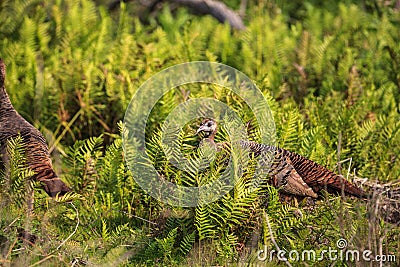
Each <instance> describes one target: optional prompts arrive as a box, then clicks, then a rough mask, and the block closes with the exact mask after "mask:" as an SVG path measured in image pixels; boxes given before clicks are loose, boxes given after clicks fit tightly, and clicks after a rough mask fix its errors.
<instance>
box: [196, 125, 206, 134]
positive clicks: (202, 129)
mask: <svg viewBox="0 0 400 267" xmlns="http://www.w3.org/2000/svg"><path fill="white" fill-rule="evenodd" d="M205 129H206V127H205V126H204V125H202V126H200V128H199V129H197V131H196V134H199V133H200V132H202V131H204V130H205Z"/></svg>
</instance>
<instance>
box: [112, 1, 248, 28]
mask: <svg viewBox="0 0 400 267" xmlns="http://www.w3.org/2000/svg"><path fill="white" fill-rule="evenodd" d="M130 1H131V0H116V1H113V2H112V3H111V4H110V5H109V9H110V10H113V9H115V8H117V7H118V5H119V4H120V2H130ZM165 2H170V3H173V4H176V5H178V6H185V7H188V8H189V9H191V10H192V11H194V12H196V13H199V14H210V15H211V16H213V17H214V18H216V19H217V20H218V21H219V22H221V23H225V22H228V23H229V25H230V26H231V27H232V28H233V29H237V30H244V29H245V28H246V27H245V26H244V23H243V21H242V18H241V17H240V15H239V14H237V13H236V12H235V11H234V10H232V9H230V8H229V7H227V6H226V5H225V4H224V3H223V2H220V1H216V0H146V1H140V4H142V5H145V6H146V7H147V8H148V9H149V10H150V12H152V11H153V9H154V8H155V6H157V5H159V4H160V3H165ZM245 4H246V1H244V2H243V3H242V5H241V8H242V9H243V8H245ZM241 12H242V13H243V10H242V11H241Z"/></svg>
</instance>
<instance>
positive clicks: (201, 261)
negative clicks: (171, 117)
mask: <svg viewBox="0 0 400 267" xmlns="http://www.w3.org/2000/svg"><path fill="white" fill-rule="evenodd" d="M103 2H105V1H103ZM277 2H279V1H277ZM362 2H363V4H357V3H358V1H349V0H347V1H344V0H343V1H336V2H335V1H325V3H324V2H322V3H320V2H319V1H311V0H309V1H293V3H287V4H279V3H276V2H275V1H252V0H250V1H248V6H247V9H246V17H245V23H246V25H247V29H246V30H244V31H240V32H238V31H233V30H231V29H230V27H229V25H224V24H219V23H218V21H217V20H215V19H214V18H212V17H211V16H197V15H193V14H191V13H190V12H189V11H188V10H187V9H185V8H177V9H172V10H171V9H170V8H169V6H168V5H167V4H164V5H163V8H162V9H160V10H158V11H157V12H156V14H152V15H151V16H149V17H148V18H147V19H146V20H145V21H143V19H139V17H138V14H137V13H135V12H136V11H137V5H138V3H136V1H134V2H130V3H127V4H125V3H121V5H120V8H118V10H117V11H115V10H114V11H112V12H111V11H109V10H108V9H107V6H103V5H100V4H96V3H95V2H93V1H89V0H51V1H39V0H16V1H1V3H0V56H1V57H2V58H3V60H4V61H5V62H6V64H7V79H6V88H7V91H8V93H9V95H10V98H11V101H12V103H13V104H14V107H15V108H16V110H17V111H18V112H19V113H20V114H21V115H22V116H24V117H25V118H26V119H27V120H28V121H30V122H31V123H32V124H33V125H35V126H36V127H38V128H39V130H40V131H41V132H42V133H43V134H44V135H45V136H46V138H47V140H48V142H49V147H50V150H51V152H52V156H53V161H54V164H55V167H56V170H57V171H58V173H59V174H60V176H61V178H62V179H63V180H64V181H66V182H67V183H68V184H69V185H70V186H71V187H72V188H73V191H74V193H73V194H71V195H67V196H66V197H63V198H58V199H56V200H53V199H49V198H48V196H47V195H46V194H45V193H44V192H43V190H41V189H40V184H34V183H32V182H31V181H29V180H27V179H26V178H27V177H29V176H30V175H31V173H30V172H29V171H28V170H26V168H25V161H24V157H23V154H24V151H23V147H22V146H21V140H20V139H18V138H17V139H14V140H10V141H9V142H8V152H9V155H11V156H10V164H9V167H8V168H6V169H5V170H3V172H2V173H1V175H0V185H1V187H0V192H1V195H0V203H1V204H0V265H5V266H8V265H11V264H13V265H15V266H39V265H45V266H70V265H73V266H85V265H96V266H97V265H104V266H116V265H122V266H136V265H141V266H146V265H155V264H157V265H159V266H166V265H187V266H196V265H198V266H204V265H229V264H237V265H241V264H242V265H246V264H266V265H267V266H276V265H277V264H278V260H277V257H276V255H275V256H274V257H273V259H272V262H269V255H268V256H267V260H266V261H260V260H259V259H257V251H259V250H260V249H263V250H265V248H267V249H268V250H269V251H271V250H273V249H275V250H277V247H279V248H280V249H285V250H286V251H291V250H296V251H298V252H300V255H301V251H305V250H315V251H316V253H317V255H321V253H322V251H323V250H327V249H328V248H333V249H336V248H337V241H338V240H339V239H341V238H343V239H345V240H346V241H347V243H348V244H347V247H346V248H347V249H349V250H359V251H360V252H361V253H362V251H363V250H367V249H369V250H371V251H372V255H395V256H397V262H386V263H384V264H386V265H388V266H389V265H392V266H398V265H399V264H400V262H399V261H400V255H399V253H398V252H399V251H400V229H399V226H398V225H397V226H396V225H393V224H389V223H386V222H384V221H383V220H382V219H381V218H380V217H379V216H378V215H377V213H376V205H377V204H376V202H375V201H374V200H371V201H365V200H358V199H352V198H348V197H346V198H341V197H339V196H335V195H326V196H325V197H324V198H322V199H320V200H318V201H317V202H316V203H313V204H310V203H305V202H301V203H291V205H289V204H283V203H282V202H281V201H279V195H278V192H277V190H276V189H275V188H272V187H270V186H268V185H262V186H260V188H258V190H256V191H249V190H248V188H249V187H250V186H251V185H250V184H249V180H248V179H247V178H248V177H251V176H252V174H253V173H252V171H251V169H249V170H248V172H246V173H245V174H243V176H242V177H239V179H238V182H237V183H236V185H235V188H234V189H233V190H231V191H230V192H229V193H228V194H227V195H225V196H224V197H222V198H221V199H220V200H218V201H216V202H213V203H211V204H208V205H201V206H197V207H195V208H183V207H174V206H169V205H166V204H163V203H161V202H158V201H156V200H155V199H153V198H152V197H150V196H149V195H148V194H147V193H146V192H144V191H143V190H142V189H141V188H140V187H139V186H138V185H137V183H136V182H135V179H134V177H133V176H132V174H131V172H130V171H129V170H128V168H127V166H126V164H125V162H124V152H123V142H122V139H121V132H122V131H123V128H124V127H123V124H122V123H121V121H122V120H123V117H124V113H125V109H126V108H127V106H128V104H129V101H130V100H131V98H132V96H133V95H134V93H135V92H136V90H137V89H138V88H139V87H140V85H141V84H142V83H143V82H144V81H146V80H147V79H149V78H150V77H151V76H152V75H154V74H156V73H157V72H158V71H160V70H162V69H165V68H167V67H169V66H173V65H175V64H179V63H182V62H188V61H197V60H204V61H213V62H220V63H224V64H227V65H229V66H232V67H234V68H237V69H238V70H240V71H242V72H243V73H245V74H246V75H247V76H249V77H250V78H251V79H253V80H254V82H255V84H256V85H257V86H258V87H259V89H260V90H261V91H262V93H263V95H264V97H265V98H266V99H267V101H268V104H269V105H270V108H271V110H272V112H273V116H274V120H275V124H276V132H277V145H278V146H280V147H283V148H286V149H288V150H291V151H295V152H297V153H299V154H302V155H304V156H306V157H308V158H310V159H311V160H314V161H316V162H318V163H320V164H321V165H324V166H327V167H328V168H329V169H331V170H333V171H335V172H337V173H342V174H343V175H344V176H345V177H346V178H348V179H349V180H352V179H354V178H357V180H358V181H360V180H362V179H361V178H365V179H366V180H367V181H368V182H379V183H382V184H383V183H396V182H397V183H398V182H399V179H400V160H399V155H400V31H399V28H400V10H399V7H398V6H397V7H396V5H395V3H396V1H362ZM227 3H228V4H229V5H230V6H231V7H232V8H235V9H238V8H239V5H240V1H227ZM196 88H197V89H196ZM189 89H190V90H189ZM196 97H212V98H215V99H218V100H220V101H222V102H224V103H227V104H228V105H229V106H231V107H232V109H233V110H235V111H237V112H238V114H239V116H240V117H241V118H242V119H243V121H244V122H246V121H248V120H250V119H251V118H252V114H251V113H250V112H249V111H248V109H246V108H243V106H242V102H241V99H240V97H238V96H236V95H234V94H227V93H226V92H225V91H224V90H223V89H216V88H207V87H201V86H200V87H195V86H194V87H193V88H191V87H190V88H189V87H182V88H176V90H173V91H171V92H170V93H168V94H166V95H164V97H163V98H162V99H161V100H160V104H159V105H157V106H156V107H155V109H154V110H153V112H152V114H151V117H150V118H149V120H148V131H147V132H146V137H148V138H147V153H148V155H149V157H150V159H151V160H152V164H153V165H154V166H155V167H156V168H157V170H159V171H160V173H162V175H163V177H166V178H167V179H170V180H174V181H177V182H180V183H182V184H185V185H189V186H195V185H198V184H201V183H204V182H205V181H209V180H212V179H215V178H216V177H218V175H220V173H221V172H222V171H223V167H222V166H223V160H221V161H220V162H216V163H215V164H214V165H212V166H211V167H210V168H209V169H207V170H205V171H204V172H202V173H198V174H197V175H196V176H190V175H188V174H185V173H180V172H179V171H177V170H176V169H175V168H173V167H172V166H171V164H170V163H169V162H168V160H167V158H166V157H165V155H164V153H163V152H162V144H161V138H162V123H163V121H164V119H165V118H166V117H167V116H168V114H169V113H170V112H171V110H173V109H174V108H175V107H176V106H177V105H179V104H180V103H182V102H184V101H185V100H187V99H190V98H196ZM199 122H200V121H193V124H190V125H187V127H185V129H184V130H185V131H184V132H183V133H181V134H180V135H179V141H180V142H182V144H184V145H183V146H182V150H183V151H185V152H187V154H190V155H191V156H193V154H196V153H197V146H198V144H199V142H200V139H199V137H197V136H195V135H194V133H195V131H196V129H197V127H198V125H199ZM217 138H218V139H219V140H223V139H226V132H224V131H223V130H222V131H221V132H220V133H219V134H218V136H217ZM254 138H255V140H257V134H255V135H254ZM32 188H35V189H34V210H33V212H32V213H29V212H27V210H28V207H27V205H29V201H30V200H31V197H32V196H31V189H32ZM26 192H28V194H27V193H26ZM360 255H361V254H360ZM304 262H306V263H304ZM304 262H302V261H293V260H292V261H291V264H292V265H293V266H303V265H304V264H308V265H310V266H327V265H329V264H331V263H334V262H335V264H336V266H353V265H354V266H355V265H357V264H359V265H360V264H361V265H362V264H365V262H361V263H357V262H355V261H346V260H344V259H341V258H337V259H335V260H333V261H329V260H328V259H327V258H324V259H323V260H318V257H316V258H315V259H306V260H304ZM280 264H282V265H284V263H283V262H280ZM361 265H360V266H361Z"/></svg>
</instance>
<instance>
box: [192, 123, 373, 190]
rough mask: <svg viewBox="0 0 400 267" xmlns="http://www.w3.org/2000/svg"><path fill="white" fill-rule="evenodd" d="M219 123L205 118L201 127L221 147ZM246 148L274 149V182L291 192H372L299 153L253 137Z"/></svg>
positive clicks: (208, 139)
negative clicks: (217, 139) (216, 138)
mask: <svg viewBox="0 0 400 267" xmlns="http://www.w3.org/2000/svg"><path fill="white" fill-rule="evenodd" d="M217 128H218V124H217V122H216V121H215V120H213V119H205V120H203V122H202V123H201V125H200V128H199V129H198V130H197V133H200V132H203V133H204V138H205V139H204V141H206V142H209V143H211V144H214V145H215V146H216V147H217V148H218V149H221V148H222V147H224V144H221V143H215V141H214V137H215V135H216V133H217ZM239 144H240V146H241V147H242V148H244V149H248V150H250V152H251V153H254V154H255V155H256V156H258V155H260V154H261V153H262V152H271V153H273V157H274V160H273V161H272V164H271V167H270V170H269V175H270V177H271V183H272V185H273V186H275V187H278V188H281V190H282V191H283V192H284V193H286V194H289V195H295V196H301V197H307V196H308V197H312V198H317V197H318V193H320V192H321V190H322V189H325V190H327V191H328V192H330V193H340V192H342V190H343V192H344V193H345V194H346V195H351V196H356V197H358V198H366V197H367V196H368V194H367V193H366V192H365V191H364V190H362V189H361V188H359V187H357V186H355V185H353V184H352V183H350V182H349V181H347V180H346V179H345V178H344V177H343V176H341V175H337V174H335V173H334V172H332V171H330V170H328V169H327V168H325V167H323V166H321V165H319V164H318V163H315V162H314V161H312V160H309V159H307V158H305V157H303V156H301V155H299V154H297V153H294V152H290V151H288V150H285V149H282V148H277V147H273V146H269V145H263V144H259V143H256V142H252V141H244V140H241V141H239Z"/></svg>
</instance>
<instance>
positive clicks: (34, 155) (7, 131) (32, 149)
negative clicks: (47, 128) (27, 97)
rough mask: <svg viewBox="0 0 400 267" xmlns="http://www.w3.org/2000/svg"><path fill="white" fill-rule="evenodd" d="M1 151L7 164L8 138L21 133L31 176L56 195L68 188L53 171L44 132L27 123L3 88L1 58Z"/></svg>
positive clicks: (52, 195) (3, 65) (3, 74)
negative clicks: (32, 174)
mask: <svg viewBox="0 0 400 267" xmlns="http://www.w3.org/2000/svg"><path fill="white" fill-rule="evenodd" d="M0 72H1V73H0V153H1V157H2V161H3V164H7V162H8V156H7V153H6V147H7V140H8V139H10V138H14V137H17V136H18V135H20V136H21V137H22V140H23V147H24V149H25V154H26V160H27V165H28V167H29V168H30V169H31V170H32V171H33V172H34V173H35V175H34V176H33V177H32V179H34V180H36V181H39V182H41V183H42V184H43V187H44V190H45V191H46V193H47V194H48V195H49V196H51V197H55V196H56V195H57V193H59V195H63V194H65V193H66V192H69V191H71V190H70V189H69V188H68V187H67V186H66V185H65V183H64V182H63V181H61V179H60V178H59V177H58V176H57V174H56V173H55V171H54V170H53V167H52V163H51V159H50V154H49V150H48V147H47V144H46V140H45V138H44V137H43V135H42V134H41V133H40V132H39V130H37V129H36V128H35V127H33V126H32V125H31V124H30V123H29V122H27V121H26V120H25V119H24V118H23V117H22V116H21V115H19V114H18V112H17V111H16V110H15V109H14V107H13V105H12V104H11V101H10V98H9V97H8V94H7V92H6V88H5V78H6V68H5V64H4V62H3V60H2V59H0Z"/></svg>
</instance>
